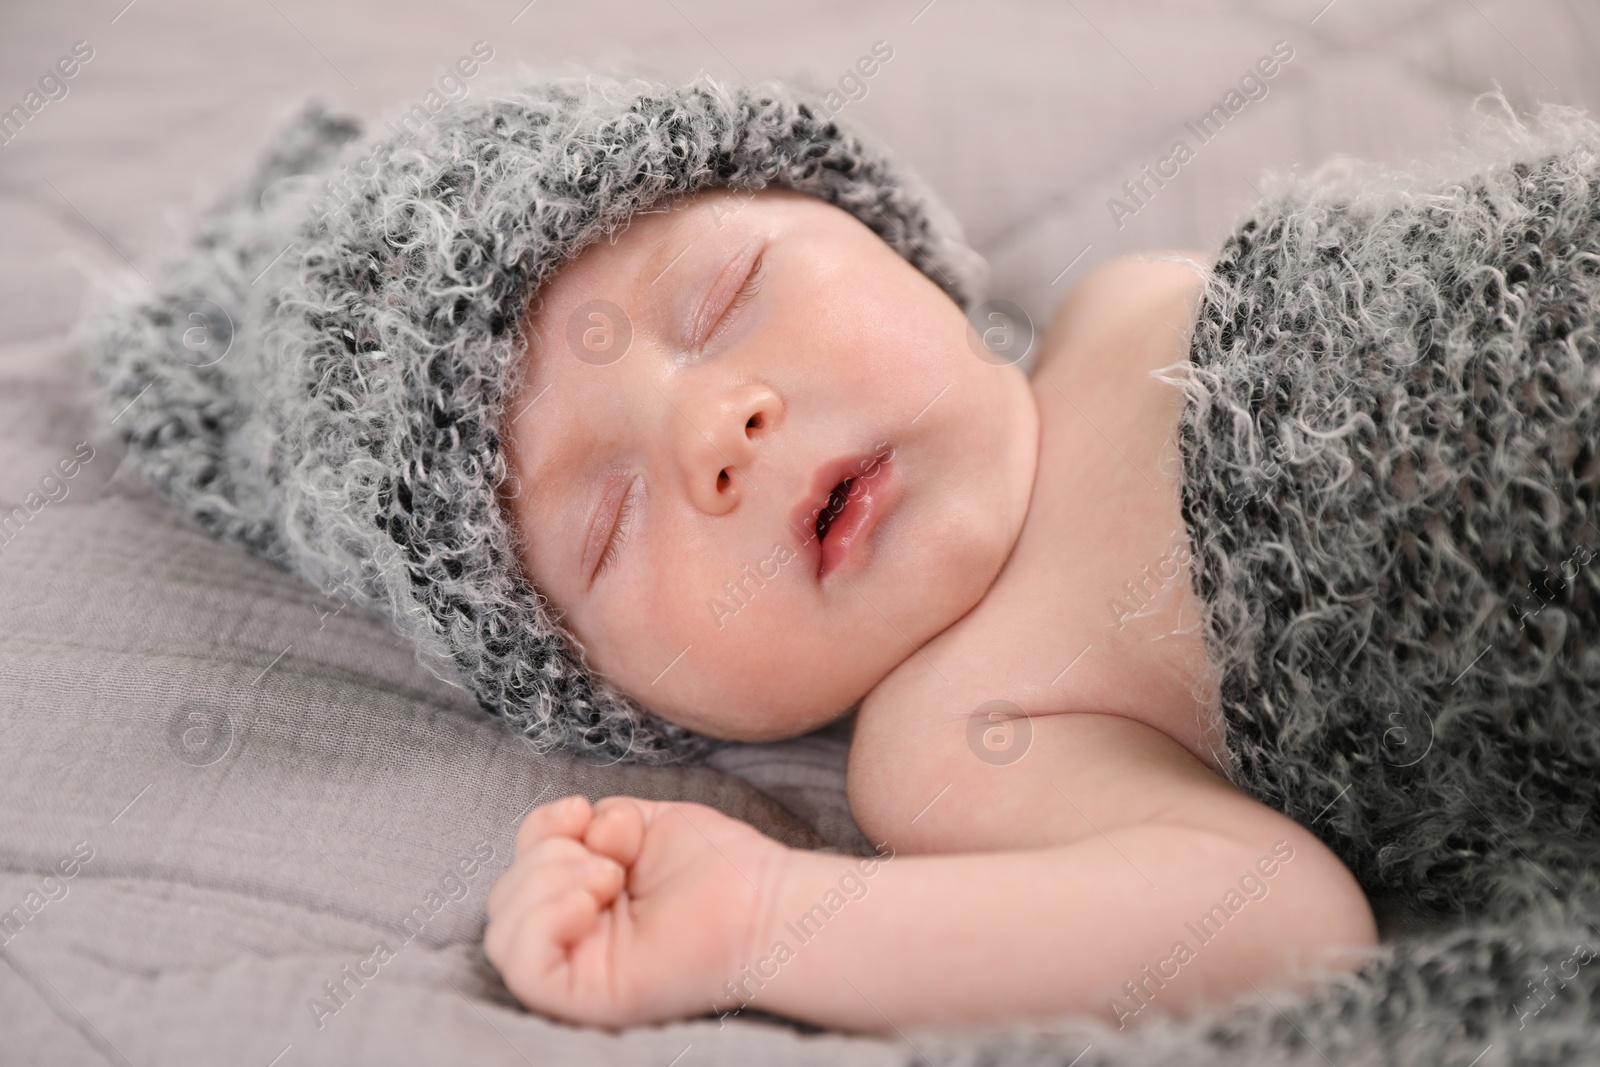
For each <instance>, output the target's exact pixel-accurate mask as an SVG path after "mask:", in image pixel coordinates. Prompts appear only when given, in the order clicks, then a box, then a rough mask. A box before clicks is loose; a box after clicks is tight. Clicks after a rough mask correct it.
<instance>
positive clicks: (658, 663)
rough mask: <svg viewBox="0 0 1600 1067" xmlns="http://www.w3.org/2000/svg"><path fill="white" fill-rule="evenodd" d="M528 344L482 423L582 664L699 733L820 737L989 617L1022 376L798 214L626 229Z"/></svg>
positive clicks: (777, 197) (575, 265) (877, 245)
mask: <svg viewBox="0 0 1600 1067" xmlns="http://www.w3.org/2000/svg"><path fill="white" fill-rule="evenodd" d="M526 325H527V327H528V329H529V337H530V342H529V351H528V355H527V357H526V358H527V360H528V362H527V365H526V368H525V374H524V378H523V381H522V382H521V383H520V384H519V387H518V389H517V390H516V393H515V395H514V396H513V397H512V398H511V401H510V403H509V404H508V405H507V407H506V409H505V413H504V415H503V418H502V423H501V434H502V438H503V440H504V441H505V445H506V453H507V460H508V462H509V464H510V468H511V471H512V475H513V477H512V478H511V479H510V480H509V482H508V485H507V490H506V493H507V500H506V506H507V508H508V513H509V514H510V516H511V518H512V521H513V524H514V526H515V527H516V528H517V530H518V533H519V536H520V539H521V543H520V546H519V550H520V552H521V558H522V563H523V566H524V567H525V568H526V570H527V572H528V573H529V574H530V575H531V576H532V578H533V581H534V584H535V585H536V586H537V587H538V588H539V590H540V591H541V592H542V593H543V594H544V595H545V596H546V597H547V598H548V600H549V601H550V605H551V606H552V607H553V608H554V609H556V611H557V612H558V613H559V614H560V615H561V618H562V621H563V623H564V624H565V625H566V626H567V628H568V629H569V630H570V631H571V632H572V633H573V634H574V636H576V637H577V639H578V640H579V642H580V643H581V644H582V645H583V647H584V652H585V656H586V658H587V662H588V664H589V666H590V667H591V669H593V670H595V671H597V672H599V673H600V674H602V675H604V676H606V677H607V678H608V679H609V680H610V681H611V682H612V683H613V684H614V685H616V686H617V687H618V688H620V689H621V690H622V691H623V692H625V693H627V694H628V695H629V696H631V697H633V698H634V699H635V700H637V701H639V703H641V704H643V705H644V706H645V707H648V708H649V709H650V710H652V711H654V712H656V713H657V714H659V715H661V716H663V717H665V718H667V719H670V720H672V721H674V722H677V723H680V724H681V725H683V726H686V727H688V728H690V729H692V730H695V731H697V732H700V733H703V734H707V735H709V736H712V737H718V738H724V739H728V740H739V741H767V740H776V739H780V738H785V737H791V736H796V735H798V734H801V733H805V732H807V731H810V730H812V729H815V728H817V727H819V726H821V725H823V724H825V723H827V722H829V721H831V720H833V719H835V718H837V717H838V716H839V715H840V714H842V713H843V712H845V711H847V710H849V708H850V707H851V706H852V705H853V704H855V703H856V702H857V701H858V700H860V699H861V698H862V697H864V696H865V695H866V694H867V693H868V692H870V691H871V690H872V689H873V687H874V686H876V685H877V684H878V683H879V682H880V681H882V680H883V679H884V677H885V676H887V675H888V674H889V672H890V671H892V670H893V669H894V668H895V667H897V666H899V665H900V664H901V663H902V662H904V661H906V660H907V658H908V657H911V656H914V655H915V654H916V651H917V650H918V649H919V648H920V647H921V646H922V645H923V644H925V643H926V642H927V641H928V640H929V639H931V638H932V637H934V636H935V635H936V634H938V633H939V632H940V631H941V630H943V629H945V628H946V627H947V626H949V625H950V624H951V623H953V622H955V621H956V620H957V619H958V618H960V617H961V616H962V615H963V614H964V613H966V612H967V611H968V610H969V609H970V608H972V607H973V606H974V605H975V604H976V603H977V602H978V601H979V600H980V599H982V597H983V595H984V593H985V592H986V591H987V590H988V588H989V586H990V584H991V583H992V582H993V580H994V578H995V576H996V575H997V574H998V573H999V571H1000V568H1001V566H1002V564H1003V563H1004V562H1005V560H1006V557H1007V555H1008V554H1009V553H1010V551H1011V548H1012V546H1013V544H1014V543H1015V542H1016V539H1017V535H1018V533H1019V532H1020V530H1021V528H1022V522H1023V518H1024V516H1025V515H1026V514H1027V509H1028V502H1029V497H1030V494H1031V492H1032V487H1033V473H1034V468H1035V463H1036V459H1037V452H1038V416H1037V411H1036V409H1035V407H1034V404H1033V399H1032V393H1031V391H1030V390H1029V388H1028V383H1027V380H1026V378H1025V377H1024V376H1023V374H1022V373H1021V372H1020V371H1019V370H1018V369H1017V368H1016V367H1015V366H995V365H993V364H992V363H990V362H985V361H984V360H982V359H980V358H978V356H977V355H976V354H975V353H974V350H973V348H972V347H971V346H970V345H969V343H968V326H967V322H966V319H965V317H964V316H963V314H962V312H961V310H960V309H959V308H958V307H957V306H956V304H955V303H954V302H953V301H952V300H951V299H950V298H949V297H947V296H946V295H945V294H944V293H943V292H942V291H941V290H940V289H939V288H938V287H937V286H936V285H934V283H933V282H932V281H930V280H929V279H928V278H927V277H925V276H924V275H923V274H922V273H921V272H920V271H918V270H917V269H916V268H915V267H913V266H911V265H910V264H909V263H907V262H906V261H905V260H904V259H903V258H901V256H900V255H898V254H897V253H896V252H895V251H894V250H893V249H891V248H890V247H889V246H888V245H887V244H886V243H884V241H883V240H882V239H880V238H879V237H878V236H877V235H876V234H874V233H873V232H872V231H871V230H869V229H868V228H867V227H866V226H864V225H863V224H862V223H861V222H860V221H858V220H857V219H856V218H855V217H854V216H853V215H851V214H849V213H848V212H846V211H844V210H842V209H840V208H836V207H833V206H832V205H829V204H826V203H824V202H822V201H821V200H818V199H816V198H814V197H811V196H808V195H805V194H800V193H794V192H789V191H786V190H763V191H762V192H759V193H756V194H754V195H752V194H749V193H734V192H731V191H728V190H720V189H719V190H713V191H708V192H702V193H698V194H695V195H694V196H691V197H688V198H684V199H681V200H679V201H678V202H676V203H675V204H674V205H673V206H672V207H671V208H670V209H663V210H661V211H659V212H653V213H649V214H642V215H638V216H636V217H635V218H634V219H633V220H632V221H631V223H630V225H629V226H628V228H627V229H626V230H624V231H622V232H621V233H619V234H617V235H616V239H615V241H614V242H611V241H607V240H600V241H598V242H596V243H594V244H591V245H589V246H588V247H587V248H585V249H584V250H583V251H582V252H581V253H580V254H579V255H578V256H576V257H574V258H573V259H572V260H571V261H569V262H568V263H566V264H564V265H563V266H562V267H561V268H560V270H559V271H558V272H557V273H556V274H555V275H554V277H552V278H551V279H550V280H549V281H547V282H546V284H545V285H544V286H543V287H542V288H541V290H540V292H539V294H538V295H537V296H536V297H535V300H534V301H533V303H532V304H531V305H530V308H529V312H528V319H527V323H526ZM846 479H851V480H850V481H849V482H848V483H846V484H843V486H842V488H841V487H840V486H841V483H845V480H846ZM841 505H842V506H841ZM819 519H821V525H822V526H823V533H822V536H821V537H820V538H819V536H818V530H817V527H818V522H819ZM921 669H923V670H931V668H930V667H927V666H924V667H922V668H921Z"/></svg>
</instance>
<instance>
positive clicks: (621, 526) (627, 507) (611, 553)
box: [595, 490, 634, 575]
mask: <svg viewBox="0 0 1600 1067" xmlns="http://www.w3.org/2000/svg"><path fill="white" fill-rule="evenodd" d="M633 509H634V503H633V492H632V491H631V490H630V491H629V492H628V495H627V496H625V497H623V498H622V510H621V512H620V513H619V514H618V515H617V528H616V532H615V533H614V534H613V535H612V537H611V542H610V543H609V544H608V545H606V550H605V553H604V554H603V555H602V556H601V557H600V566H599V567H597V568H596V569H595V574H596V575H601V574H604V573H605V572H606V568H607V567H610V566H611V564H612V561H613V560H615V558H616V554H617V549H618V548H620V547H621V545H622V542H623V541H625V540H626V539H627V537H628V529H629V527H631V526H632V525H633V524H632V523H631V522H630V521H629V520H630V519H632V518H633Z"/></svg>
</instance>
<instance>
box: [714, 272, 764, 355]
mask: <svg viewBox="0 0 1600 1067" xmlns="http://www.w3.org/2000/svg"><path fill="white" fill-rule="evenodd" d="M765 260H766V255H765V254H762V255H759V256H757V257H756V262H755V266H753V267H751V268H750V277H748V278H746V279H745V283H744V287H743V288H741V289H740V290H739V292H738V293H736V294H735V295H734V298H733V302H732V303H730V304H729V305H728V310H727V311H724V312H723V313H722V318H721V319H720V320H718V322H717V326H716V329H714V330H712V331H711V334H712V336H713V337H715V336H716V335H717V334H718V333H720V332H721V331H722V327H723V325H724V324H725V323H726V322H727V321H728V319H729V318H730V317H731V316H732V315H733V313H734V312H735V311H738V310H739V309H740V308H742V307H744V306H745V305H746V304H748V303H750V301H752V300H754V299H755V296H756V294H757V293H759V292H760V291H761V281H762V279H763V278H764V277H766V275H765V274H764V273H763V270H762V268H763V266H764V265H765Z"/></svg>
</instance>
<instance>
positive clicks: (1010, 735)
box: [967, 700, 1033, 767]
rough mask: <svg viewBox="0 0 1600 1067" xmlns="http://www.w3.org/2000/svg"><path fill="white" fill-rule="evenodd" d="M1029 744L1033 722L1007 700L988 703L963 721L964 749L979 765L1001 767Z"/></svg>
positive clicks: (1017, 756)
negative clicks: (965, 741)
mask: <svg viewBox="0 0 1600 1067" xmlns="http://www.w3.org/2000/svg"><path fill="white" fill-rule="evenodd" d="M1032 743H1033V720H1032V719H1030V718H1029V717H1028V713H1027V712H1025V711H1023V710H1022V709H1021V708H1020V707H1018V706H1017V705H1015V704H1013V703H1012V702H1011V701H1009V700H989V701H985V702H984V703H982V704H979V705H978V710H976V711H974V712H973V713H972V714H971V715H969V716H968V717H967V747H968V748H970V749H972V754H973V755H974V756H977V757H978V758H979V759H981V760H983V762H985V763H988V764H992V765H993V766H996V767H1005V766H1009V765H1010V764H1013V763H1015V762H1017V760H1019V759H1021V758H1022V757H1023V755H1024V754H1026V753H1027V751H1028V746H1029V745H1031V744H1032Z"/></svg>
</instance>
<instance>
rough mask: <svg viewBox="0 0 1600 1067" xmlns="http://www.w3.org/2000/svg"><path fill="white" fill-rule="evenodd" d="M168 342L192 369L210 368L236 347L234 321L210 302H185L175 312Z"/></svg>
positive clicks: (203, 300) (199, 299)
mask: <svg viewBox="0 0 1600 1067" xmlns="http://www.w3.org/2000/svg"><path fill="white" fill-rule="evenodd" d="M167 343H168V346H169V347H170V348H171V349H172V354H173V355H175V356H177V357H178V358H179V359H181V360H183V361H184V362H185V363H187V364H189V365H190V366H191V367H209V366H211V365H212V364H214V363H220V362H222V357H223V356H226V355H227V354H228V350H229V349H231V348H232V347H233V319H232V317H231V316H229V314H228V313H227V312H226V311H224V310H223V309H222V305H220V304H217V303H214V302H212V301H210V300H205V299H202V298H197V299H194V300H185V301H184V302H183V303H181V304H179V305H178V306H177V307H176V308H175V309H174V310H173V313H172V326H171V327H170V333H169V334H168V337H167Z"/></svg>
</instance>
